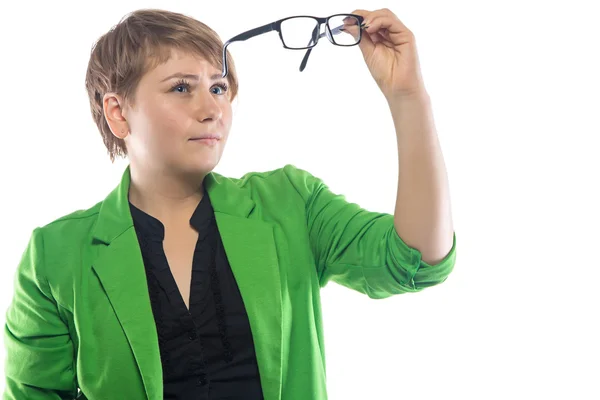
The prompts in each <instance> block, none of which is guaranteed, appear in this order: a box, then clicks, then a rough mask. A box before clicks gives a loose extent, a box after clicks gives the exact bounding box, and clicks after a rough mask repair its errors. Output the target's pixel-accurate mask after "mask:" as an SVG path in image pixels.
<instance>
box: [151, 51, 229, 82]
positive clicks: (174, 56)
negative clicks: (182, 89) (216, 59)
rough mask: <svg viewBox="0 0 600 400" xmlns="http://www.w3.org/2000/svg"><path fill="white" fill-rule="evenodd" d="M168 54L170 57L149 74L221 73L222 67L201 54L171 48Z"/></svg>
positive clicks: (156, 76) (208, 74)
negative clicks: (213, 63)
mask: <svg viewBox="0 0 600 400" xmlns="http://www.w3.org/2000/svg"><path fill="white" fill-rule="evenodd" d="M168 54H169V55H168V59H167V60H166V61H165V62H164V63H160V64H158V65H156V67H155V68H153V69H152V70H150V71H148V73H147V75H149V76H151V77H155V78H160V77H161V76H163V75H164V76H166V75H168V74H173V73H175V72H182V73H190V74H200V75H205V76H210V75H212V74H214V73H221V69H220V68H218V67H217V66H215V65H212V64H211V63H210V62H209V61H208V60H207V59H206V58H205V57H203V56H202V55H200V54H195V53H192V52H186V51H184V50H181V49H171V50H170V52H168Z"/></svg>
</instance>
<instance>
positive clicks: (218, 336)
mask: <svg viewBox="0 0 600 400" xmlns="http://www.w3.org/2000/svg"><path fill="white" fill-rule="evenodd" d="M129 206H130V210H131V216H132V218H133V222H134V226H135V229H136V232H137V236H138V240H139V243H140V248H141V250H142V256H143V260H144V265H145V269H146V276H147V280H148V290H149V294H150V300H151V303H152V311H153V314H154V320H155V322H156V327H157V334H158V342H159V343H158V344H159V348H160V357H161V362H162V367H163V381H164V399H165V400H168V399H186V400H192V399H194V400H200V399H202V400H238V399H240V400H241V399H244V400H262V399H263V394H262V388H261V384H260V377H259V371H258V364H257V361H256V354H255V349H254V342H253V340H252V334H251V330H250V323H249V320H248V315H247V314H246V309H245V308H244V303H243V301H242V297H241V295H240V292H239V288H238V286H237V283H236V280H235V277H234V275H233V273H232V271H231V267H230V265H229V262H228V260H227V257H226V254H225V250H224V248H223V243H222V241H221V237H220V234H219V231H218V227H217V224H216V220H215V215H214V210H213V208H212V206H211V203H210V199H209V197H208V193H207V192H206V190H205V191H204V196H203V197H202V200H201V201H200V203H199V204H198V207H197V208H196V210H195V211H194V213H193V215H192V217H191V219H190V224H191V225H192V226H193V227H194V228H195V229H196V230H197V231H198V232H199V236H198V242H197V243H196V249H195V251H194V258H193V264H192V280H191V287H190V305H189V307H190V308H189V311H188V309H187V307H186V305H185V303H184V301H183V297H182V296H181V293H180V292H179V288H178V287H177V283H176V282H175V278H174V277H173V274H172V273H171V269H170V268H169V265H168V262H167V258H166V256H165V252H164V248H163V239H164V225H163V224H162V223H161V222H160V221H159V220H158V219H156V218H154V217H152V216H151V215H149V214H147V213H145V212H144V211H142V210H140V209H139V208H137V207H135V206H134V205H133V204H131V202H130V203H129Z"/></svg>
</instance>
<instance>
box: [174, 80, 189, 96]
mask: <svg viewBox="0 0 600 400" xmlns="http://www.w3.org/2000/svg"><path fill="white" fill-rule="evenodd" d="M182 87H185V88H187V90H190V83H189V82H188V81H186V80H183V79H182V80H180V81H179V82H177V83H176V84H175V86H173V87H172V88H171V91H173V90H177V89H179V88H182ZM177 91H178V92H179V93H184V92H182V91H180V90H177Z"/></svg>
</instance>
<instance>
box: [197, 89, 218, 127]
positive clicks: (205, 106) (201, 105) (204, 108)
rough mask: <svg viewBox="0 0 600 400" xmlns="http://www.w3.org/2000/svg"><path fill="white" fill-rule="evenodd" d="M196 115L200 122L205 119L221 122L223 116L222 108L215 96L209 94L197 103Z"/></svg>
mask: <svg viewBox="0 0 600 400" xmlns="http://www.w3.org/2000/svg"><path fill="white" fill-rule="evenodd" d="M197 105H198V106H197V109H196V115H197V118H198V120H199V121H204V120H205V119H212V120H219V119H221V116H222V114H223V111H222V110H221V106H220V104H219V101H218V99H216V98H215V95H213V94H212V93H208V94H205V95H202V96H201V99H200V100H199V101H198V103H197Z"/></svg>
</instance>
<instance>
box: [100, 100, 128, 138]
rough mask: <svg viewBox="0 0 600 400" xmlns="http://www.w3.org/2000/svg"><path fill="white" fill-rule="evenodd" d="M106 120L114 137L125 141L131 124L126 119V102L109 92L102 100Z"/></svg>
mask: <svg viewBox="0 0 600 400" xmlns="http://www.w3.org/2000/svg"><path fill="white" fill-rule="evenodd" d="M102 108H103V109H104V118H106V122H107V123H108V126H109V127H110V130H111V132H112V134H113V135H115V136H116V137H118V138H119V139H125V137H126V136H127V135H128V134H129V124H128V123H127V119H125V101H124V100H123V98H122V97H121V96H119V95H118V94H116V93H114V92H108V93H106V94H105V95H104V97H103V99H102Z"/></svg>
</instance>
